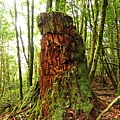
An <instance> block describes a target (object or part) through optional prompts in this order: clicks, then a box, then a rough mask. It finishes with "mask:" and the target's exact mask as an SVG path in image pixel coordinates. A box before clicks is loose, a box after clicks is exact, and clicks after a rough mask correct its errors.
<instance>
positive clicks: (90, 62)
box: [88, 0, 99, 72]
mask: <svg viewBox="0 0 120 120" xmlns="http://www.w3.org/2000/svg"><path fill="white" fill-rule="evenodd" d="M94 3H95V4H94V5H95V11H94V13H95V15H94V16H95V17H94V26H93V34H92V41H91V53H90V59H89V63H88V72H90V70H91V67H92V62H93V58H94V51H95V45H96V39H97V22H98V12H99V11H98V0H95V1H94Z"/></svg>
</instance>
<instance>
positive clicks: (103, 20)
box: [89, 0, 108, 80]
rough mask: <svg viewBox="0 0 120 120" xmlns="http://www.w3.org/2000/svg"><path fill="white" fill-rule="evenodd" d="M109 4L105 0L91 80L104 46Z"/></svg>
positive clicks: (90, 73)
mask: <svg viewBox="0 0 120 120" xmlns="http://www.w3.org/2000/svg"><path fill="white" fill-rule="evenodd" d="M107 5H108V2H107V0H103V5H102V16H101V23H100V28H99V29H100V31H99V36H98V41H97V46H96V50H95V52H94V58H93V61H92V66H91V69H90V72H89V78H90V80H92V79H93V78H94V75H95V72H96V68H97V61H98V57H99V53H100V48H101V46H102V39H103V31H104V24H105V17H106V9H107Z"/></svg>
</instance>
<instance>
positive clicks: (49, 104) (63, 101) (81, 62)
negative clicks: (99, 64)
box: [37, 12, 93, 120]
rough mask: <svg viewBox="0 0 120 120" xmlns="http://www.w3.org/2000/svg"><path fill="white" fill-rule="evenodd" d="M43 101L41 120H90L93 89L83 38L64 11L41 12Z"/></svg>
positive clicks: (38, 20)
mask: <svg viewBox="0 0 120 120" xmlns="http://www.w3.org/2000/svg"><path fill="white" fill-rule="evenodd" d="M37 22H38V27H39V29H40V32H41V35H42V40H41V52H40V69H39V74H40V100H41V101H42V102H41V104H42V117H41V119H51V120H58V118H59V120H62V119H63V120H64V119H66V120H67V119H70V118H71V120H74V119H77V118H78V116H79V115H80V116H81V117H83V118H86V119H88V118H87V117H88V116H89V113H90V111H91V109H92V107H93V106H92V104H91V101H90V99H91V97H92V94H91V89H90V84H89V80H88V72H87V65H86V64H87V62H86V57H85V51H84V45H83V40H82V38H81V36H80V35H78V33H77V32H76V28H75V26H74V25H73V20H72V18H71V17H70V16H67V15H65V14H63V13H60V12H50V13H41V14H40V15H39V16H38V18H37Z"/></svg>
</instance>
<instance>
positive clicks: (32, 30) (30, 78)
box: [29, 0, 34, 86]
mask: <svg viewBox="0 0 120 120" xmlns="http://www.w3.org/2000/svg"><path fill="white" fill-rule="evenodd" d="M31 21H32V25H31V39H30V58H29V59H30V60H29V81H30V86H32V76H33V61H34V43H33V36H34V35H33V32H34V0H32V19H31Z"/></svg>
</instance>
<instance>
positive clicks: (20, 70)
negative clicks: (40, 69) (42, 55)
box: [14, 0, 23, 99]
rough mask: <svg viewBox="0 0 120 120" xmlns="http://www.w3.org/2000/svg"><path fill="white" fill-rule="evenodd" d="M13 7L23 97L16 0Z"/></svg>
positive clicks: (21, 94) (21, 95)
mask: <svg viewBox="0 0 120 120" xmlns="http://www.w3.org/2000/svg"><path fill="white" fill-rule="evenodd" d="M14 8H15V32H16V40H17V57H18V69H19V80H20V99H23V91H22V70H21V59H20V49H19V38H18V37H19V35H18V29H17V8H16V0H15V1H14Z"/></svg>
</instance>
